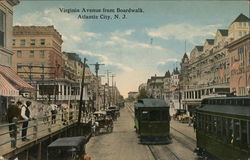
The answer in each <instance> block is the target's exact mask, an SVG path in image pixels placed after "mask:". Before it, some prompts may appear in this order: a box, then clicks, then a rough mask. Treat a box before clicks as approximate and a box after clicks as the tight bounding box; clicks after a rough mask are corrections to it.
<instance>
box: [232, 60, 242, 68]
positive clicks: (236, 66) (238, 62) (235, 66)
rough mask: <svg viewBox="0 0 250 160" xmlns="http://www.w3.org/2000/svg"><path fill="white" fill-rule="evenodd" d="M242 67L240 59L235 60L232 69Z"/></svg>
mask: <svg viewBox="0 0 250 160" xmlns="http://www.w3.org/2000/svg"><path fill="white" fill-rule="evenodd" d="M239 67H240V61H237V62H234V63H233V65H232V66H231V70H234V69H238V68H239Z"/></svg>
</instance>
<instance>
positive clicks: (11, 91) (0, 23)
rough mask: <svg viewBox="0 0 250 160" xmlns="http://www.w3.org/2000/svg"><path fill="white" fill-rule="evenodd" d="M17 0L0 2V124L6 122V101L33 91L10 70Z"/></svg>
mask: <svg viewBox="0 0 250 160" xmlns="http://www.w3.org/2000/svg"><path fill="white" fill-rule="evenodd" d="M18 3H19V0H4V1H0V123H1V122H4V121H5V120H6V111H7V106H8V99H9V98H10V97H19V95H20V94H22V93H23V92H31V91H34V88H33V87H32V86H30V85H29V84H27V83H25V82H24V81H23V80H22V79H21V78H20V77H19V76H18V75H17V74H16V73H15V72H14V71H13V70H12V69H11V66H12V55H13V52H12V29H13V28H12V24H13V7H14V6H15V5H17V4H18Z"/></svg>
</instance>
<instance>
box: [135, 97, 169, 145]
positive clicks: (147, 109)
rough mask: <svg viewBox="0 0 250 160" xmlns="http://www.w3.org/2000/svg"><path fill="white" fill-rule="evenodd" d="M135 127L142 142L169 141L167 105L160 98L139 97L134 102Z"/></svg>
mask: <svg viewBox="0 0 250 160" xmlns="http://www.w3.org/2000/svg"><path fill="white" fill-rule="evenodd" d="M134 109H135V112H134V113H135V129H136V132H137V133H138V135H139V138H140V142H141V143H142V144H167V143H171V140H170V135H169V130H170V126H169V125H170V115H169V106H168V105H167V104H166V103H165V101H164V100H160V99H141V100H138V102H137V103H136V104H135V108H134Z"/></svg>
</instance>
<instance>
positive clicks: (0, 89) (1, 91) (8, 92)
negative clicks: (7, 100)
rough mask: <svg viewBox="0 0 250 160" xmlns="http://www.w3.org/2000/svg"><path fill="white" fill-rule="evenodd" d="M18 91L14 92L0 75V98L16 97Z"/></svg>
mask: <svg viewBox="0 0 250 160" xmlns="http://www.w3.org/2000/svg"><path fill="white" fill-rule="evenodd" d="M18 95H19V91H18V90H16V89H15V88H14V87H13V86H12V85H11V84H10V83H9V82H8V81H7V80H6V79H5V78H4V77H3V76H2V75H1V74H0V96H18Z"/></svg>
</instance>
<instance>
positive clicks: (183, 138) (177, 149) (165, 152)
mask: <svg viewBox="0 0 250 160" xmlns="http://www.w3.org/2000/svg"><path fill="white" fill-rule="evenodd" d="M177 126H178V127H177ZM171 127H172V128H171V134H172V141H173V142H172V144H169V145H142V144H138V138H137V135H136V133H135V130H134V121H133V113H132V110H131V109H130V107H128V106H127V107H125V108H123V109H122V110H121V117H120V118H119V119H118V121H115V124H114V131H113V132H112V133H109V134H101V135H99V136H95V137H92V138H91V139H90V141H89V143H88V144H87V147H86V152H87V155H88V156H89V157H91V160H118V159H119V160H155V159H158V160H172V159H173V160H175V159H182V160H191V159H195V158H196V155H195V154H194V153H193V150H194V148H195V140H194V139H193V138H194V137H193V136H194V132H193V128H192V127H188V125H187V124H181V123H179V122H175V121H173V122H172V123H171ZM184 131H185V132H184ZM181 132H184V133H185V134H183V133H181ZM186 134H187V135H186ZM187 136H188V137H187Z"/></svg>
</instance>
